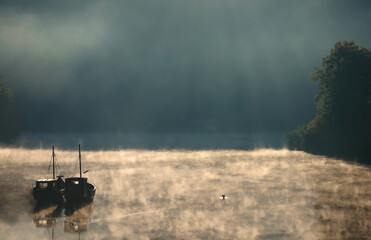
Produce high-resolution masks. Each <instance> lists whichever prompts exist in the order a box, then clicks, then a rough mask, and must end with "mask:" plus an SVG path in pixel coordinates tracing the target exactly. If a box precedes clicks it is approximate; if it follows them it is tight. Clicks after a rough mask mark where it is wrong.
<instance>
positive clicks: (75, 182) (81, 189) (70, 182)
mask: <svg viewBox="0 0 371 240" xmlns="http://www.w3.org/2000/svg"><path fill="white" fill-rule="evenodd" d="M79 165H80V177H70V178H66V188H65V198H66V203H67V206H71V205H75V204H81V203H89V202H92V201H93V200H94V196H95V191H96V187H95V186H94V185H93V184H91V183H89V182H88V179H87V178H86V177H83V176H82V169H81V147H80V144H79ZM86 172H87V171H85V172H84V173H86Z"/></svg>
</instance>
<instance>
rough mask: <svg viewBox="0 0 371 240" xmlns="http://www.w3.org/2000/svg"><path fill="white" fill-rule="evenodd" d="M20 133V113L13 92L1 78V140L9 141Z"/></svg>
mask: <svg viewBox="0 0 371 240" xmlns="http://www.w3.org/2000/svg"><path fill="white" fill-rule="evenodd" d="M19 133H20V121H19V114H18V111H17V109H16V106H15V104H14V101H13V92H12V90H11V89H9V88H6V87H5V86H4V84H3V82H2V81H1V79H0V142H3V143H9V142H11V141H12V140H14V139H15V138H16V137H17V136H18V135H19Z"/></svg>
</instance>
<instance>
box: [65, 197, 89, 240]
mask: <svg viewBox="0 0 371 240" xmlns="http://www.w3.org/2000/svg"><path fill="white" fill-rule="evenodd" d="M66 211H67V209H66ZM93 211H94V203H93V202H92V203H89V204H87V205H85V206H82V207H81V208H79V209H77V210H75V211H73V213H72V214H71V215H70V216H66V218H65V220H64V232H67V233H78V234H79V238H80V234H81V233H82V232H86V231H87V230H88V223H89V222H88V220H89V217H90V215H91V214H92V212H93Z"/></svg>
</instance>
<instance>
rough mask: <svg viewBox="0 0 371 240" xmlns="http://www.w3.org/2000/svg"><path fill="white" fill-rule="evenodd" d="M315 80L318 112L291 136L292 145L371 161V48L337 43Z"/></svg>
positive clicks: (288, 139)
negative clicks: (317, 87)
mask: <svg viewBox="0 0 371 240" xmlns="http://www.w3.org/2000/svg"><path fill="white" fill-rule="evenodd" d="M312 80H313V81H317V82H318V85H319V91H318V93H317V94H316V96H315V98H314V100H315V104H316V107H317V114H316V116H315V118H314V119H313V120H312V121H311V122H310V123H309V124H308V125H306V126H304V127H301V128H299V129H297V130H295V131H293V132H291V133H289V134H288V135H287V144H288V147H289V148H290V149H299V150H304V151H307V152H310V153H315V154H325V155H329V156H337V157H344V158H347V159H352V160H353V159H357V160H360V161H363V162H364V161H366V162H371V161H370V160H369V159H370V154H371V150H370V149H371V50H370V49H367V48H363V47H359V46H357V45H356V44H355V43H354V42H353V41H343V42H337V43H336V44H335V47H334V48H333V49H332V50H331V52H330V54H329V55H328V56H326V57H325V58H323V63H322V66H321V67H319V68H317V69H316V71H315V72H314V74H313V76H312Z"/></svg>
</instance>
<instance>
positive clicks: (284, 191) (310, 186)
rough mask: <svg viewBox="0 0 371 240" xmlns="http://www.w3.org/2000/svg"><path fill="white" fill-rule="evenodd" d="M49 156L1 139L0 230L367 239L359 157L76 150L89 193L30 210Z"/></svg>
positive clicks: (67, 170) (64, 164) (70, 168)
mask: <svg viewBox="0 0 371 240" xmlns="http://www.w3.org/2000/svg"><path fill="white" fill-rule="evenodd" d="M56 154H57V160H58V163H59V168H58V173H63V174H64V175H65V176H66V177H69V176H72V175H74V174H77V173H78V169H77V166H78V165H77V156H78V153H77V152H76V151H66V150H59V149H56ZM50 156H51V151H50V150H49V149H33V150H30V149H23V148H17V149H11V148H3V149H0V236H2V237H5V236H6V238H4V239H31V240H32V239H52V238H54V239H79V238H80V239H341V238H343V239H345V238H346V239H367V238H369V235H370V231H371V230H370V229H371V225H370V221H371V213H370V210H371V171H370V168H369V167H367V166H362V165H357V164H353V163H346V162H343V161H341V160H336V159H329V158H325V157H321V156H314V155H310V154H305V153H303V152H295V151H288V150H272V149H260V150H250V151H247V150H144V149H143V150H118V151H84V152H83V168H84V170H88V169H89V170H90V171H89V172H88V173H87V174H86V176H87V177H88V178H89V181H91V182H92V183H94V184H95V185H96V186H97V193H96V198H95V200H94V203H93V204H90V205H87V206H85V207H83V208H81V209H79V210H78V211H76V212H74V213H73V215H70V216H66V213H65V211H64V209H60V208H58V207H57V206H50V207H49V208H45V209H37V210H35V203H34V201H33V199H32V195H31V189H32V185H33V184H34V181H35V180H36V179H38V178H44V177H50V176H51V171H49V172H48V165H49V162H50ZM222 194H225V195H226V196H227V197H228V199H225V200H221V199H219V197H220V196H221V195H222ZM2 237H0V238H2Z"/></svg>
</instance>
